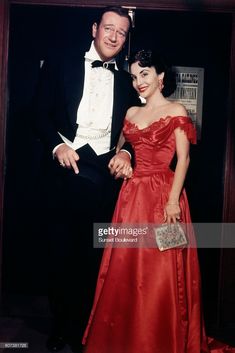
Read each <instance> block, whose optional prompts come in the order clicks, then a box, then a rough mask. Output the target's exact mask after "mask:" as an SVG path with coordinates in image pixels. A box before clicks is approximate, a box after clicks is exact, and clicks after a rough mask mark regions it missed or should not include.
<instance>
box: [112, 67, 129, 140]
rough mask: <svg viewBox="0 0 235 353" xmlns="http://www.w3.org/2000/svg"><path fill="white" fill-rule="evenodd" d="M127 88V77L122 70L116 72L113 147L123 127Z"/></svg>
mask: <svg viewBox="0 0 235 353" xmlns="http://www.w3.org/2000/svg"><path fill="white" fill-rule="evenodd" d="M126 90H127V85H126V77H124V75H123V73H122V71H115V72H114V96H113V119H112V129H111V147H113V144H114V141H116V140H117V135H119V133H120V130H121V128H122V122H123V119H124V116H125V114H126V105H125V96H126V94H125V92H126Z"/></svg>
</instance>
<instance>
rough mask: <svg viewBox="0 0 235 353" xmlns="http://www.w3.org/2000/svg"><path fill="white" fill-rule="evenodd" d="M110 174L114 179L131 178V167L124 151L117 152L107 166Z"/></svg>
mask: <svg viewBox="0 0 235 353" xmlns="http://www.w3.org/2000/svg"><path fill="white" fill-rule="evenodd" d="M108 167H109V170H110V173H111V174H112V175H114V177H115V179H118V178H123V179H127V178H131V176H132V172H133V170H132V167H131V161H130V156H129V154H128V153H127V152H125V151H119V152H118V153H117V154H116V155H115V156H114V157H113V158H112V159H111V160H110V162H109V164H108Z"/></svg>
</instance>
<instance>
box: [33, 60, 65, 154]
mask: <svg viewBox="0 0 235 353" xmlns="http://www.w3.org/2000/svg"><path fill="white" fill-rule="evenodd" d="M58 73H59V69H58V67H56V66H55V64H54V63H53V62H50V61H49V60H48V61H45V62H44V64H43V66H42V68H41V69H40V74H39V82H38V85H37V88H36V93H35V96H34V101H33V112H34V119H33V120H34V127H35V130H36V135H37V136H38V137H39V139H40V140H41V141H42V142H43V143H44V144H45V145H46V146H47V147H48V149H49V150H50V151H51V152H52V150H53V149H54V147H55V146H56V145H58V144H60V143H63V140H62V139H61V137H60V135H59V134H58V131H57V127H56V120H55V115H56V102H57V100H58V97H57V89H58V76H59V75H58Z"/></svg>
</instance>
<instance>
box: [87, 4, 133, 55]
mask: <svg viewBox="0 0 235 353" xmlns="http://www.w3.org/2000/svg"><path fill="white" fill-rule="evenodd" d="M128 30H129V20H128V18H126V17H123V16H119V15H118V14H116V13H115V12H111V11H109V12H106V13H104V15H103V17H102V20H101V22H100V24H99V26H97V23H94V24H93V26H92V35H93V38H94V44H95V48H96V50H97V52H98V54H99V55H100V57H101V59H102V60H103V61H108V60H111V59H112V58H114V57H115V56H116V55H117V54H118V53H119V52H120V51H121V50H122V47H123V45H124V43H125V41H126V37H127V34H128Z"/></svg>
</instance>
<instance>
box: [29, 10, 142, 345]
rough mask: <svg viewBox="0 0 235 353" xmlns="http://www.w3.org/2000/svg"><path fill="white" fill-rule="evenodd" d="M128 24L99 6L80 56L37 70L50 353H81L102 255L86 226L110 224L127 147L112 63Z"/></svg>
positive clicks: (131, 99) (120, 76) (127, 101)
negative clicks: (67, 352)
mask: <svg viewBox="0 0 235 353" xmlns="http://www.w3.org/2000/svg"><path fill="white" fill-rule="evenodd" d="M130 25H131V21H130V17H129V16H128V13H127V11H126V10H125V9H123V8H119V7H109V8H105V9H104V11H103V12H102V14H101V17H100V19H99V21H97V22H95V23H94V24H93V25H92V36H93V41H92V43H91V45H90V48H88V50H87V51H86V52H85V53H84V52H83V53H79V54H75V53H73V54H72V55H67V56H66V55H65V57H64V58H63V59H60V60H59V59H58V58H57V60H56V61H53V62H50V60H48V61H47V60H46V61H45V63H44V65H43V67H42V69H41V76H40V80H39V85H38V92H37V97H36V100H35V104H36V105H35V107H36V113H35V116H36V123H35V124H36V129H37V132H38V135H39V137H40V139H41V141H42V142H43V143H44V144H45V149H46V151H47V155H48V156H49V160H50V173H49V175H50V180H51V184H50V187H49V188H48V201H47V202H48V207H49V212H48V220H47V229H48V239H49V241H50V260H51V266H50V275H51V276H50V288H49V301H50V305H51V310H52V314H53V330H52V335H51V336H50V337H49V339H48V341H47V348H48V349H49V350H50V351H59V350H61V349H63V348H64V346H65V344H66V343H69V344H70V346H71V348H72V350H73V351H74V352H78V351H80V347H79V346H80V342H81V339H82V335H83V332H84V329H85V326H86V323H87V320H88V318H89V313H90V309H91V305H92V300H93V294H94V289H95V283H96V277H97V273H98V268H99V262H100V257H101V250H100V249H95V248H94V247H93V223H95V222H110V220H111V217H112V213H113V209H114V205H115V201H116V198H117V194H118V190H119V187H120V181H121V179H120V178H123V177H126V174H125V173H124V172H123V171H124V170H125V168H126V167H127V166H128V165H129V163H130V154H129V152H128V147H129V146H128V145H124V146H123V149H122V150H121V151H119V152H118V153H117V154H116V151H115V147H116V144H117V141H118V138H119V135H120V132H121V129H122V125H123V119H124V117H125V113H126V110H127V109H128V108H129V107H130V106H132V105H137V104H139V101H138V99H137V96H136V93H135V91H134V89H133V88H132V83H131V78H130V76H129V74H128V73H127V72H126V71H124V70H122V69H121V68H120V67H118V65H117V62H116V60H115V58H116V57H117V54H118V53H119V52H120V51H121V50H122V48H123V46H124V43H125V41H126V39H127V36H128V31H129V29H130ZM78 44H79V42H78ZM113 157H114V158H113ZM111 158H113V164H112V169H111V173H110V170H109V168H108V164H109V161H110V160H111Z"/></svg>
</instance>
